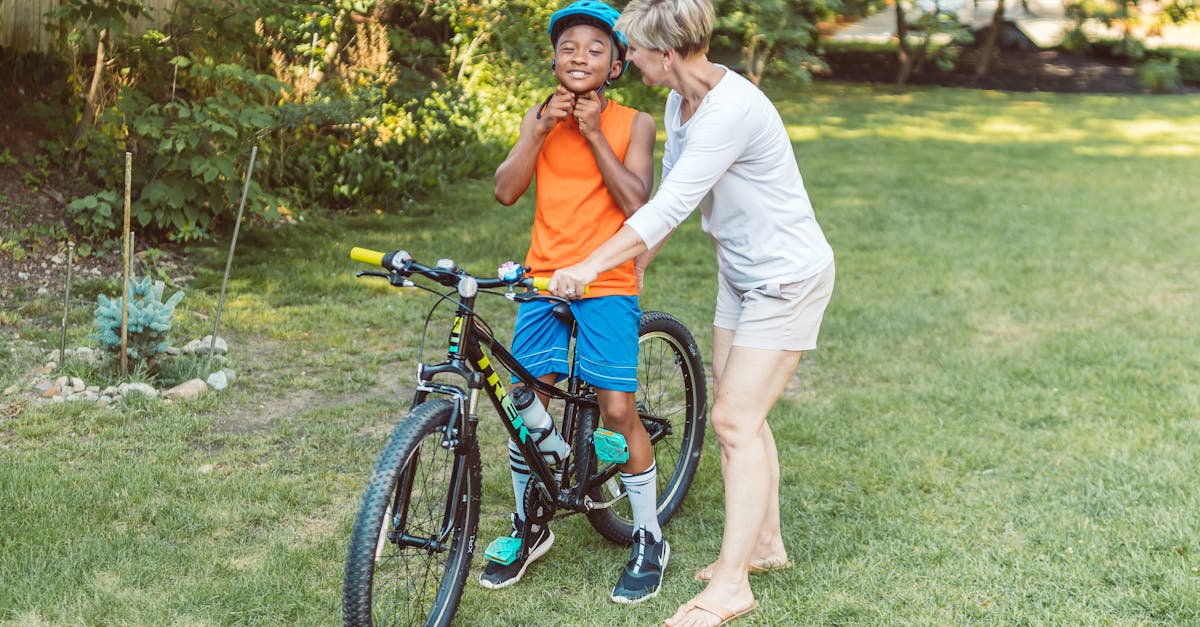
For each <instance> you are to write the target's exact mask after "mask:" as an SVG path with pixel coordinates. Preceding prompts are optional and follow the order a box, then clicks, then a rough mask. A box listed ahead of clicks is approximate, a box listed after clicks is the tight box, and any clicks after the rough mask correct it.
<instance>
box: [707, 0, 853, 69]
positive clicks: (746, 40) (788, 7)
mask: <svg viewBox="0 0 1200 627" xmlns="http://www.w3.org/2000/svg"><path fill="white" fill-rule="evenodd" d="M713 5H714V9H715V10H716V17H717V20H716V24H715V29H714V33H713V45H714V47H715V48H717V49H718V52H720V51H721V50H727V51H735V52H736V53H737V55H738V59H739V62H740V65H741V68H742V71H743V72H744V73H745V75H746V76H747V78H749V79H750V80H751V81H753V82H754V83H758V82H759V81H760V80H762V77H763V74H764V73H766V72H767V71H770V70H775V71H778V72H780V73H785V74H791V75H793V76H799V77H805V78H806V77H808V75H809V72H808V68H809V67H810V66H811V65H812V64H813V63H815V62H816V61H817V59H816V57H815V56H813V54H812V52H811V51H812V49H813V48H815V46H816V41H817V27H816V23H817V21H818V20H820V19H825V18H828V17H831V16H832V15H833V12H832V10H831V8H830V4H829V2H826V0H717V1H716V2H714V3H713Z"/></svg>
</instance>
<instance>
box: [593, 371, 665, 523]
mask: <svg viewBox="0 0 1200 627" xmlns="http://www.w3.org/2000/svg"><path fill="white" fill-rule="evenodd" d="M597 396H599V400H600V416H601V418H602V419H603V420H604V426H605V427H607V428H608V429H611V430H613V431H616V432H617V433H620V434H621V435H622V436H623V437H624V438H625V444H626V446H628V447H629V461H627V462H625V463H624V464H621V465H620V466H618V469H619V470H620V471H621V481H622V482H623V484H624V485H625V491H626V492H628V493H629V504H630V507H631V508H632V509H633V526H634V529H637V528H644V529H646V531H648V532H650V536H651V537H653V538H654V539H656V540H661V539H662V528H661V527H659V525H658V484H657V476H656V475H657V468H656V467H655V464H654V447H653V446H651V444H650V435H649V434H648V433H646V427H645V426H644V425H642V421H641V419H639V418H638V412H637V403H636V401H635V399H634V393H633V392H618V391H614V390H597Z"/></svg>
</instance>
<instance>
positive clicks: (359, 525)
mask: <svg viewBox="0 0 1200 627" xmlns="http://www.w3.org/2000/svg"><path fill="white" fill-rule="evenodd" d="M452 417H453V406H452V405H451V404H450V403H449V402H448V401H445V400H435V401H429V402H426V403H422V404H420V405H417V406H416V407H414V408H413V410H412V411H411V412H410V413H409V414H408V417H407V418H405V419H404V420H402V421H401V422H400V424H398V425H397V426H396V428H395V430H393V431H392V435H391V438H390V439H389V440H388V443H387V445H386V446H385V447H384V449H383V453H382V454H381V455H380V456H379V461H378V462H377V463H376V464H375V469H374V470H373V471H372V473H371V479H370V481H369V482H368V484H367V488H366V490H365V491H364V492H363V497H362V502H361V504H360V505H359V509H358V516H357V517H356V518H355V520H354V530H353V533H352V535H351V537H350V549H349V551H348V553H347V556H346V575H345V577H346V578H345V582H344V587H343V591H342V605H343V618H344V622H345V624H346V625H449V624H450V621H451V620H452V619H453V618H454V613H455V611H456V610H457V609H458V603H459V600H460V599H461V598H462V592H463V586H464V585H465V583H466V580H467V574H468V573H469V571H470V568H471V554H472V553H473V551H474V547H475V533H476V529H477V527H478V525H479V505H480V484H481V479H480V465H479V464H480V462H479V448H478V445H477V444H476V443H474V442H470V443H464V442H462V441H458V442H457V443H455V444H448V443H445V442H444V440H445V438H446V432H447V427H448V426H449V423H450V421H451V419H452Z"/></svg>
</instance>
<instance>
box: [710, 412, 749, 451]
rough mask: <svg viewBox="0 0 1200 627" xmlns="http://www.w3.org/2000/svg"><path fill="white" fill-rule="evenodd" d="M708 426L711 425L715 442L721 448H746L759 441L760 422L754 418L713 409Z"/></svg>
mask: <svg viewBox="0 0 1200 627" xmlns="http://www.w3.org/2000/svg"><path fill="white" fill-rule="evenodd" d="M709 424H710V425H712V430H713V434H714V435H716V436H717V441H718V442H720V443H721V446H722V447H723V448H729V447H734V448H741V447H747V446H751V445H753V444H755V443H756V442H760V441H761V438H760V434H759V429H760V428H761V427H762V420H761V419H760V418H757V417H754V416H747V415H744V414H743V415H738V414H737V413H735V412H729V411H722V410H721V408H719V407H713V412H712V417H711V418H710V420H709Z"/></svg>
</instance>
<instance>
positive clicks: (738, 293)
mask: <svg viewBox="0 0 1200 627" xmlns="http://www.w3.org/2000/svg"><path fill="white" fill-rule="evenodd" d="M833 279H834V267H833V262H832V261H831V262H829V265H828V266H826V267H825V269H824V270H822V271H820V272H818V273H817V274H816V275H814V276H812V277H810V278H807V279H805V280H803V281H798V282H796V283H783V284H779V283H774V284H767V285H762V286H759V287H756V288H754V289H752V290H747V291H742V290H739V289H737V288H736V287H734V286H733V285H731V284H730V283H729V281H728V280H726V279H725V277H724V276H720V277H718V279H717V283H718V287H717V313H716V315H715V316H714V317H713V325H715V326H717V327H720V328H722V329H730V330H732V331H733V345H734V346H741V347H744V348H765V349H770V350H785V351H807V350H812V349H814V348H816V347H817V333H818V332H819V331H820V330H821V318H822V317H824V315H825V307H826V305H828V304H829V299H830V297H832V296H833Z"/></svg>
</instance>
